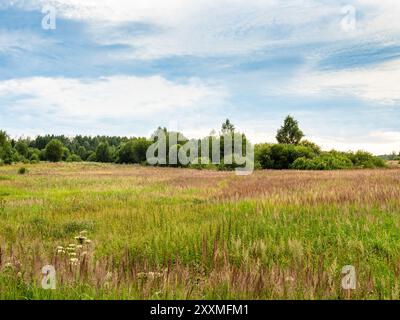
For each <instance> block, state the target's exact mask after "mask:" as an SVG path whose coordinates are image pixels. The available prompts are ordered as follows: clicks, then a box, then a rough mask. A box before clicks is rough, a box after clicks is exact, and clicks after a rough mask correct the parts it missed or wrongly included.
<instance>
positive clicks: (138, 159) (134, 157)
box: [118, 138, 152, 163]
mask: <svg viewBox="0 0 400 320" xmlns="http://www.w3.org/2000/svg"><path fill="white" fill-rule="evenodd" d="M151 143H152V142H150V141H147V139H145V138H138V139H132V140H130V141H128V142H126V143H124V144H122V145H121V147H120V149H119V151H118V162H119V163H143V162H145V161H146V152H147V149H148V148H149V146H150V145H151Z"/></svg>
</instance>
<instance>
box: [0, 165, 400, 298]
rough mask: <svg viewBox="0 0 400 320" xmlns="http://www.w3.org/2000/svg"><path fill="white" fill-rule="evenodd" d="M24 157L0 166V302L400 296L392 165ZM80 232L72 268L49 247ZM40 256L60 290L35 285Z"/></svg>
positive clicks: (399, 209)
mask: <svg viewBox="0 0 400 320" xmlns="http://www.w3.org/2000/svg"><path fill="white" fill-rule="evenodd" d="M27 168H28V170H29V171H28V173H26V174H25V175H18V173H17V171H18V167H17V166H3V167H0V248H1V251H0V270H1V272H0V298H2V299H345V298H357V299H398V298H400V288H399V283H400V281H399V275H400V233H399V226H400V215H399V214H400V201H399V198H400V183H399V182H400V170H399V169H398V168H394V169H385V170H354V171H333V172H297V171H262V172H261V171H260V172H255V173H254V174H253V175H251V176H248V177H237V176H235V175H234V174H233V173H230V172H215V171H197V170H186V169H168V168H146V167H137V166H122V165H99V164H95V165H94V164H87V163H79V164H65V163H63V164H38V165H27ZM82 230H86V231H87V237H89V238H90V239H91V240H92V243H90V244H87V245H84V247H83V248H82V249H80V250H77V252H76V253H77V257H78V263H77V265H71V263H70V258H71V257H70V256H68V255H66V254H59V253H57V249H56V248H57V246H63V247H66V246H68V244H70V243H74V242H76V240H75V239H74V237H75V236H77V235H78V234H79V233H80V232H81V231H82ZM83 251H85V252H86V254H85V255H83V254H82V252H83ZM46 264H52V265H54V266H55V268H56V272H57V289H56V290H44V289H42V288H41V285H40V283H41V279H42V275H41V268H42V267H43V266H44V265H46ZM345 265H353V266H355V267H356V271H357V289H356V290H354V291H353V292H351V294H350V296H349V295H348V293H347V292H344V291H343V290H342V289H341V278H342V275H341V269H342V267H343V266H345Z"/></svg>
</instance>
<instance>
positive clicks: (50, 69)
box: [0, 0, 400, 154]
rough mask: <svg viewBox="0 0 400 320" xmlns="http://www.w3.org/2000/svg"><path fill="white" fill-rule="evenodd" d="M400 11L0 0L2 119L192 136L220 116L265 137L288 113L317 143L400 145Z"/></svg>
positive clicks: (42, 126) (252, 2)
mask: <svg viewBox="0 0 400 320" xmlns="http://www.w3.org/2000/svg"><path fill="white" fill-rule="evenodd" d="M48 5H50V6H51V7H52V8H54V9H55V12H56V29H54V30H45V29H43V28H42V19H43V18H44V17H45V16H46V12H44V13H43V12H42V9H43V8H44V7H46V6H48ZM399 16H400V3H399V2H398V1H396V0H383V1H372V0H362V1H361V0H358V1H343V2H341V1H323V0H319V1H317V0H288V1H278V0H249V1H244V0H230V1H227V0H224V1H222V0H214V1H212V0H164V1H161V0H147V1H141V0H137V1H130V0H97V1H86V0H85V1H84V0H80V1H79V0H53V1H40V0H23V1H22V0H20V1H19V0H14V1H9V0H0V128H1V129H5V130H7V132H8V133H9V134H11V135H12V136H15V137H18V136H21V135H25V136H26V135H30V136H34V135H37V134H43V133H54V134H59V133H63V134H68V135H74V134H92V135H94V134H107V135H128V136H138V135H144V136H148V135H149V134H150V133H151V132H152V131H154V129H155V128H156V127H158V126H159V125H162V126H167V127H169V128H171V129H174V130H180V131H182V132H183V133H184V134H185V135H186V136H189V137H195V136H204V135H206V134H208V133H209V132H210V131H211V130H212V129H215V130H218V129H219V128H220V124H221V122H222V121H223V120H224V119H226V118H227V117H228V118H230V119H231V120H232V122H233V123H234V124H235V125H236V127H237V128H238V129H239V130H241V131H244V132H245V133H246V134H247V135H248V136H249V137H250V139H251V140H252V141H253V142H262V141H270V142H272V141H274V136H275V133H276V130H277V128H278V127H279V126H280V125H281V122H282V120H283V118H284V117H285V116H286V115H287V114H292V115H293V116H295V117H296V118H297V119H298V120H299V122H300V124H301V127H302V129H303V131H304V132H305V134H306V136H307V138H308V139H310V140H313V141H315V142H317V143H319V144H321V145H322V146H323V147H324V148H325V149H331V148H336V149H339V150H357V149H364V150H368V151H371V152H374V153H377V154H382V153H389V152H391V151H393V150H396V151H399V150H400V126H399V119H400V19H398V17H399Z"/></svg>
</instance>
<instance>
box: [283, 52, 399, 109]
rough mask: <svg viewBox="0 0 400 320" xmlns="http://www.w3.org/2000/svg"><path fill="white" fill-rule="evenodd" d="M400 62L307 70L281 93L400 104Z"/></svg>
mask: <svg viewBox="0 0 400 320" xmlns="http://www.w3.org/2000/svg"><path fill="white" fill-rule="evenodd" d="M399 83H400V60H397V61H391V62H386V63H383V64H380V65H377V66H373V67H370V68H358V69H350V70H341V71H323V72H316V71H311V70H303V71H302V73H301V74H299V75H298V76H297V77H295V78H294V79H293V81H291V82H290V83H289V84H288V85H286V86H284V87H282V88H281V89H280V91H281V92H286V93H292V94H296V95H300V96H312V95H316V96H327V95H334V96H347V95H348V96H355V97H358V98H361V99H364V100H367V101H373V102H378V103H382V104H394V103H396V102H398V101H400V90H399Z"/></svg>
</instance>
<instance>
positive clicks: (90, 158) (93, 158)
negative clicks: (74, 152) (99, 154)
mask: <svg viewBox="0 0 400 320" xmlns="http://www.w3.org/2000/svg"><path fill="white" fill-rule="evenodd" d="M86 161H88V162H95V161H96V152H93V151H92V152H91V153H89V156H88V157H87V159H86Z"/></svg>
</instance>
